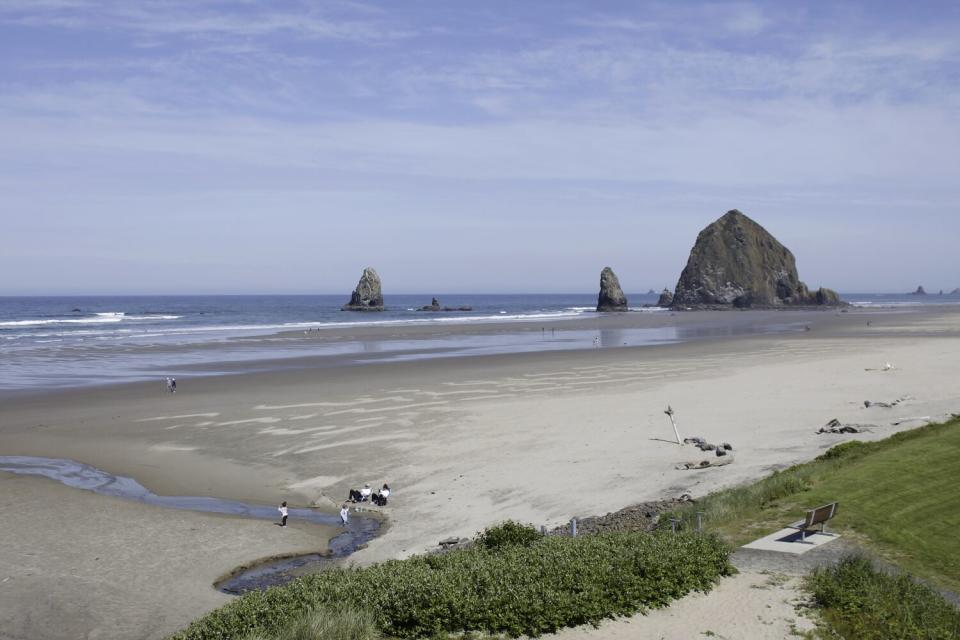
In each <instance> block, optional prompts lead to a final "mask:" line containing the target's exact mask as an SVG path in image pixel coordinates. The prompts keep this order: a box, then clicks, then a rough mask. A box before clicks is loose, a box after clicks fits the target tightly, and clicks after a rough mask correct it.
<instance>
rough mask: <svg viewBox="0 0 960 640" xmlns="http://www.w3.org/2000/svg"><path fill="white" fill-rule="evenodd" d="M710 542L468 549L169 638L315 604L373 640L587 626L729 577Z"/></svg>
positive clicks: (240, 609) (277, 600) (553, 540)
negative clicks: (345, 614)
mask: <svg viewBox="0 0 960 640" xmlns="http://www.w3.org/2000/svg"><path fill="white" fill-rule="evenodd" d="M729 554H730V550H729V548H728V547H727V546H726V545H725V544H724V543H723V542H721V541H720V540H719V539H718V538H716V537H715V536H712V535H697V534H692V533H679V534H676V535H672V534H669V533H656V534H646V533H635V532H634V533H607V534H599V535H594V536H581V537H578V538H569V537H557V536H549V537H541V538H539V539H538V540H536V541H534V542H532V543H530V544H528V545H522V544H507V545H501V546H498V547H496V548H493V549H488V548H486V547H485V546H483V545H475V546H473V547H471V548H469V549H461V550H456V551H453V552H450V553H447V554H440V555H431V556H414V557H411V558H407V559H404V560H391V561H388V562H384V563H382V564H377V565H373V566H370V567H364V568H356V567H351V568H341V569H332V570H329V571H324V572H322V573H318V574H314V575H310V576H305V577H303V578H300V579H298V580H296V581H294V582H292V583H290V584H288V585H285V586H283V587H276V588H271V589H267V590H265V591H258V592H251V593H248V594H246V595H244V596H242V597H240V598H238V599H237V600H235V601H233V602H231V603H229V604H227V605H226V606H224V607H222V608H220V609H218V610H216V611H214V612H212V613H210V614H208V615H207V616H206V617H204V618H201V619H200V620H198V621H196V622H194V623H193V624H192V625H190V626H189V627H188V628H187V629H185V630H183V631H182V632H180V633H178V634H177V635H176V636H174V638H175V639H176V640H213V639H218V640H227V639H232V638H236V637H242V635H243V634H244V633H250V632H258V631H262V632H267V633H270V632H273V631H275V630H277V629H278V628H280V626H281V625H282V623H283V622H284V621H286V620H290V619H291V618H293V617H295V616H299V615H302V614H303V613H304V612H305V611H308V610H310V609H313V608H316V607H318V606H324V605H337V604H338V605H348V606H351V607H354V608H356V609H359V610H366V611H370V612H371V613H372V614H373V616H374V618H375V620H376V623H377V626H378V628H379V629H380V631H381V632H383V633H384V634H386V635H389V636H394V637H398V638H417V637H424V636H427V637H429V636H434V635H441V634H444V633H459V632H470V631H480V632H486V633H505V634H509V635H512V636H518V635H521V634H528V635H533V636H536V635H539V634H542V633H546V632H552V631H556V630H557V629H560V628H562V627H568V626H576V625H581V624H597V623H599V622H600V621H601V620H603V619H604V618H609V617H613V616H629V615H633V614H635V613H638V612H643V611H645V610H647V609H651V608H658V607H663V606H666V605H668V604H669V603H670V602H671V601H673V600H674V599H676V598H679V597H681V596H683V595H685V594H687V593H689V592H691V591H694V590H698V591H707V590H709V589H710V588H711V587H712V586H713V585H714V584H715V583H716V582H717V580H718V579H719V578H720V577H721V576H725V575H729V574H730V573H732V572H733V571H734V569H733V567H732V566H731V565H730V563H729Z"/></svg>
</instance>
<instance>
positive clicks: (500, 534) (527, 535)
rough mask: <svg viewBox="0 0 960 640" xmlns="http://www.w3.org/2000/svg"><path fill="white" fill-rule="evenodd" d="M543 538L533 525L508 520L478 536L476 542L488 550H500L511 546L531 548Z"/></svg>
mask: <svg viewBox="0 0 960 640" xmlns="http://www.w3.org/2000/svg"><path fill="white" fill-rule="evenodd" d="M542 537H543V534H542V533H540V532H539V531H537V529H536V527H534V526H533V525H529V524H520V523H519V522H514V521H513V520H507V521H506V522H503V523H501V524H498V525H496V526H493V527H488V528H487V529H485V530H484V531H483V533H480V534H477V537H476V538H475V539H474V542H476V543H477V544H479V545H481V546H483V547H486V548H487V549H499V548H500V547H506V546H509V545H520V546H529V545H531V544H533V543H534V542H536V541H537V540H539V539H540V538H542Z"/></svg>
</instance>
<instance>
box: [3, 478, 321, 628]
mask: <svg viewBox="0 0 960 640" xmlns="http://www.w3.org/2000/svg"><path fill="white" fill-rule="evenodd" d="M0 513H2V517H0V540H2V541H3V544H2V545H0V639H2V640H41V639H51V640H53V639H56V640H78V639H80V638H90V639H101V638H117V639H120V638H145V639H146V638H150V639H154V638H156V639H159V638H163V637H165V636H167V635H168V634H169V633H170V632H171V631H174V630H176V629H177V628H179V627H181V626H184V625H185V624H186V623H187V622H189V621H190V620H191V619H192V618H195V617H198V616H200V615H201V614H203V613H204V612H206V611H209V610H210V609H213V608H216V607H218V606H220V605H222V604H224V603H226V602H229V601H230V599H231V597H230V596H227V595H224V594H222V593H220V592H218V591H216V590H215V589H213V588H212V582H213V581H214V580H215V579H216V578H217V577H220V576H223V575H225V574H228V573H229V572H231V571H232V570H233V569H234V568H236V567H237V566H238V565H241V564H243V563H245V562H247V561H249V560H250V559H252V558H257V557H262V556H266V555H272V554H293V553H310V552H316V551H317V550H318V549H323V548H324V545H325V540H326V539H327V537H328V535H329V531H327V529H326V528H325V527H319V526H316V525H305V524H303V523H297V522H292V523H291V524H290V525H288V526H287V527H286V528H285V529H281V528H280V527H278V526H275V525H274V524H272V523H270V522H266V521H262V520H243V519H238V518H227V517H218V516H209V515H204V514H199V513H193V512H189V511H180V510H175V509H160V508H156V507H150V506H147V505H143V504H140V503H137V502H133V501H130V500H123V499H120V498H110V497H105V496H99V495H96V494H94V493H91V492H88V491H79V490H76V489H70V488H68V487H65V486H63V485H61V484H59V483H56V482H54V481H52V480H45V479H42V478H29V477H22V476H13V475H10V474H0Z"/></svg>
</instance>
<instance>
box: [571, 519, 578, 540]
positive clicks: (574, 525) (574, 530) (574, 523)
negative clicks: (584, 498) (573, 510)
mask: <svg viewBox="0 0 960 640" xmlns="http://www.w3.org/2000/svg"><path fill="white" fill-rule="evenodd" d="M570 537H572V538H576V537H577V519H576V518H573V519H571V520H570Z"/></svg>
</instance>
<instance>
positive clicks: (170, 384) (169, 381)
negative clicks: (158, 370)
mask: <svg viewBox="0 0 960 640" xmlns="http://www.w3.org/2000/svg"><path fill="white" fill-rule="evenodd" d="M167 391H169V392H170V393H173V378H171V377H170V376H167Z"/></svg>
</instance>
